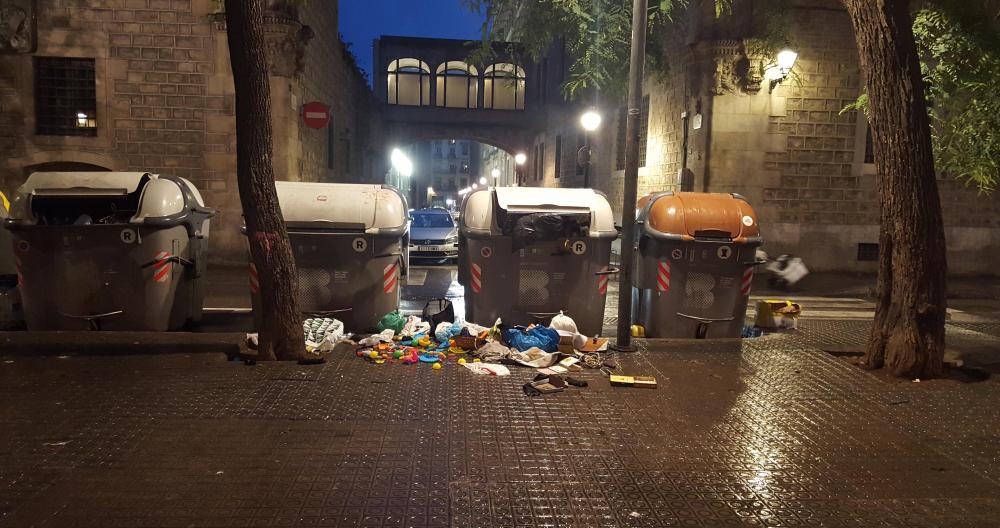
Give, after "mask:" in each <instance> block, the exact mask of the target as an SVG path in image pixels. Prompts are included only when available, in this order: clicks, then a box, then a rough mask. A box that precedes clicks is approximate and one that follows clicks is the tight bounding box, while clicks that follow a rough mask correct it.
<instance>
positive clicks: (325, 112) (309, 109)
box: [302, 101, 330, 128]
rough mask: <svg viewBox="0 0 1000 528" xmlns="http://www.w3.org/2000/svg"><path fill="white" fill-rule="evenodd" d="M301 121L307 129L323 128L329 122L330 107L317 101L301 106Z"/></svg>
mask: <svg viewBox="0 0 1000 528" xmlns="http://www.w3.org/2000/svg"><path fill="white" fill-rule="evenodd" d="M302 121H304V122H305V124H306V126H307V127H309V128H323V127H325V126H326V124H327V123H329V122H330V107H329V106H326V105H325V104H323V103H321V102H319V101H313V102H311V103H306V104H304V105H302Z"/></svg>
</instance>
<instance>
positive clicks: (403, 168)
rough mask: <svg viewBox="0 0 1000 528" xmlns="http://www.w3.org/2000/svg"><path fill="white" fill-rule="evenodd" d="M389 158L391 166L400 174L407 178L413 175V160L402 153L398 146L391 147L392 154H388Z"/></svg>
mask: <svg viewBox="0 0 1000 528" xmlns="http://www.w3.org/2000/svg"><path fill="white" fill-rule="evenodd" d="M389 160H390V161H392V168H394V169H396V172H398V173H399V175H400V176H404V177H406V178H409V177H410V176H412V175H413V162H412V161H410V158H408V157H407V156H406V154H403V151H402V150H399V149H398V148H396V149H392V155H391V156H389Z"/></svg>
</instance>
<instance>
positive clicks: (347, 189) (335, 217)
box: [275, 182, 409, 234]
mask: <svg viewBox="0 0 1000 528" xmlns="http://www.w3.org/2000/svg"><path fill="white" fill-rule="evenodd" d="M275 186H276V187H277V190H278V201H279V202H280V203H281V214H282V215H283V216H284V217H285V224H286V225H287V226H288V227H290V228H296V227H297V228H312V229H340V230H352V231H359V232H360V231H363V232H366V233H371V234H379V233H385V232H399V233H400V234H402V232H404V231H405V230H406V227H407V226H408V222H409V216H408V214H407V207H406V198H404V197H403V195H402V194H401V193H400V192H399V191H398V190H397V189H396V188H395V187H391V186H388V185H370V184H357V183H309V182H275Z"/></svg>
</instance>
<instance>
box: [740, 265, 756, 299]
mask: <svg viewBox="0 0 1000 528" xmlns="http://www.w3.org/2000/svg"><path fill="white" fill-rule="evenodd" d="M751 285H753V268H747V270H746V271H744V272H743V287H742V288H740V294H742V295H750V286H751Z"/></svg>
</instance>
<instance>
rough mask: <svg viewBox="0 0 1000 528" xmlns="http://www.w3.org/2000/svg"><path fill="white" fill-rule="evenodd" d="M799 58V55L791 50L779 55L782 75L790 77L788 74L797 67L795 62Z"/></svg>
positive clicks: (779, 66) (782, 51)
mask: <svg viewBox="0 0 1000 528" xmlns="http://www.w3.org/2000/svg"><path fill="white" fill-rule="evenodd" d="M798 58H799V54H798V53H795V52H794V51H792V50H790V49H786V50H781V52H779V53H778V68H780V69H781V71H782V73H784V74H785V75H788V72H790V71H792V68H794V67H795V60H796V59H798Z"/></svg>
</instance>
